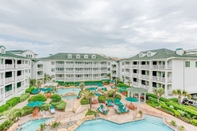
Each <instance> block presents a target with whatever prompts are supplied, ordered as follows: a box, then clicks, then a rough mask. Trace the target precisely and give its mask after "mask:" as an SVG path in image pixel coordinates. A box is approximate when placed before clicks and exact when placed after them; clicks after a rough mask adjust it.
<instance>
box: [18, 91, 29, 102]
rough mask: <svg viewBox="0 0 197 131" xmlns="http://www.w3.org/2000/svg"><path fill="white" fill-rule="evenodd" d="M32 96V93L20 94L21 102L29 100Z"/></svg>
mask: <svg viewBox="0 0 197 131" xmlns="http://www.w3.org/2000/svg"><path fill="white" fill-rule="evenodd" d="M29 97H30V93H25V94H22V95H21V96H20V102H23V101H25V100H27V99H28V98H29Z"/></svg>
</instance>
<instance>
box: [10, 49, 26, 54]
mask: <svg viewBox="0 0 197 131" xmlns="http://www.w3.org/2000/svg"><path fill="white" fill-rule="evenodd" d="M25 51H27V50H9V51H7V52H9V53H18V54H22V53H23V52H25Z"/></svg>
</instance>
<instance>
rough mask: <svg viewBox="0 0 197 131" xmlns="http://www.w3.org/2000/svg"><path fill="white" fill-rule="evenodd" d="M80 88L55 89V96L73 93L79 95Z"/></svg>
mask: <svg viewBox="0 0 197 131" xmlns="http://www.w3.org/2000/svg"><path fill="white" fill-rule="evenodd" d="M80 90H81V89H80V88H61V89H57V94H60V95H63V94H66V93H68V92H75V93H76V94H79V91H80Z"/></svg>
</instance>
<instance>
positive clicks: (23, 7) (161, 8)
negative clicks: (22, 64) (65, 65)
mask: <svg viewBox="0 0 197 131" xmlns="http://www.w3.org/2000/svg"><path fill="white" fill-rule="evenodd" d="M0 44H1V45H4V46H5V47H6V48H7V49H8V50H12V49H30V50H32V51H34V52H35V53H38V54H39V56H40V57H43V56H48V55H49V54H55V53H58V52H82V53H84V52H85V53H99V54H106V55H109V56H113V57H122V58H123V57H130V56H133V55H135V54H136V53H139V52H140V51H143V50H150V49H157V48H169V49H172V50H174V49H176V48H179V47H182V48H184V49H193V48H197V1H196V0H140V1H139V0H47V1H44V0H28V1H27V0H20V1H16V0H15V1H12V0H9V1H7V0H6V1H1V2H0Z"/></svg>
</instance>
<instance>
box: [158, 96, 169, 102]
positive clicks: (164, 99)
mask: <svg viewBox="0 0 197 131" xmlns="http://www.w3.org/2000/svg"><path fill="white" fill-rule="evenodd" d="M160 101H163V102H168V101H169V100H168V99H166V98H164V97H161V98H160Z"/></svg>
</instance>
